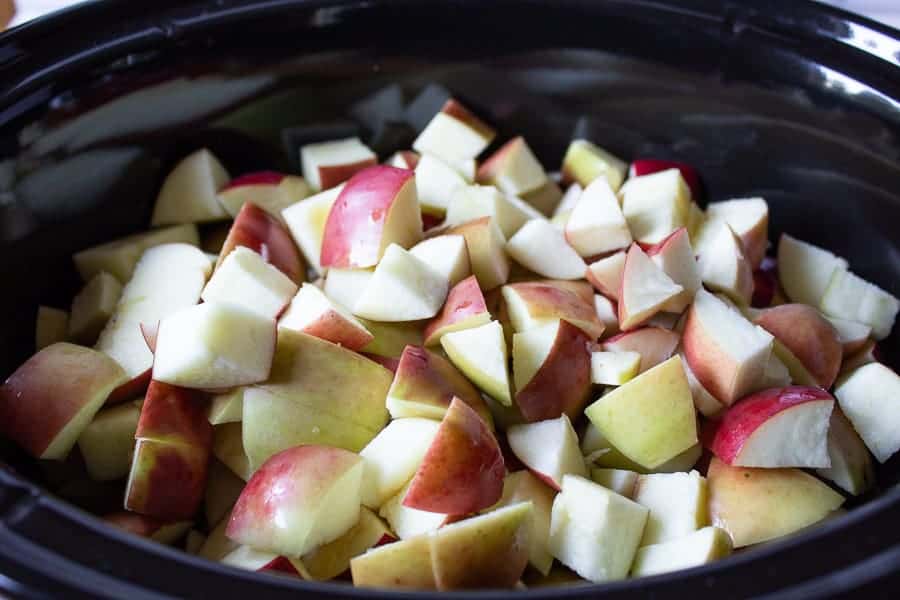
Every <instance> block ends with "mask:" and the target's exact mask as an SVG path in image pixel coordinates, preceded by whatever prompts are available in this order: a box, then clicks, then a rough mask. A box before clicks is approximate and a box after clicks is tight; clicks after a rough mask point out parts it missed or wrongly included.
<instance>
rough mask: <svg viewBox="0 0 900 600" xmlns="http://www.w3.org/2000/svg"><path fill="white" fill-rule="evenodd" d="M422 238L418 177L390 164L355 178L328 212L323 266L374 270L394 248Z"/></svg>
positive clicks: (405, 245)
mask: <svg viewBox="0 0 900 600" xmlns="http://www.w3.org/2000/svg"><path fill="white" fill-rule="evenodd" d="M420 239H422V218H421V216H420V214H419V205H418V201H417V198H416V181H415V177H414V175H413V173H412V172H411V171H408V170H406V169H396V168H394V167H388V166H385V165H379V166H374V167H369V168H367V169H365V170H363V171H360V172H359V173H357V174H356V175H354V176H353V177H352V178H351V179H350V181H348V182H347V184H346V185H345V186H344V188H343V189H342V190H341V193H340V195H338V197H337V200H335V202H334V205H333V206H332V207H331V212H329V213H328V220H327V221H326V223H325V232H324V234H323V237H322V253H321V256H320V260H321V264H322V266H323V267H338V268H348V267H352V268H362V267H371V266H374V265H376V264H378V262H379V261H380V260H381V258H382V256H383V255H384V253H385V252H386V250H387V248H388V247H389V246H390V245H391V244H398V245H400V246H401V247H403V248H408V247H410V246H412V245H413V244H415V243H416V242H418V241H419V240H420Z"/></svg>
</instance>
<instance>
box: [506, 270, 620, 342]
mask: <svg viewBox="0 0 900 600" xmlns="http://www.w3.org/2000/svg"><path fill="white" fill-rule="evenodd" d="M501 292H502V294H503V299H504V301H505V302H506V309H507V311H508V314H509V319H510V324H511V325H512V327H513V330H514V331H516V332H517V333H522V332H525V331H530V330H532V329H535V328H538V327H543V326H545V325H547V324H550V323H552V322H554V321H556V320H559V319H564V320H565V321H567V322H569V323H571V324H572V325H574V326H575V327H578V328H579V329H581V330H582V331H584V332H585V334H586V335H587V336H588V337H589V338H590V339H591V340H596V339H597V338H599V337H600V336H601V335H603V331H604V329H605V326H604V325H603V323H602V322H601V321H600V318H599V317H598V315H597V312H596V310H595V309H594V306H593V294H590V296H589V298H585V297H583V296H582V295H581V294H579V293H578V292H576V291H574V289H570V288H567V287H566V286H565V285H559V282H554V281H527V282H521V283H510V284H507V285H505V286H503V288H502V290H501Z"/></svg>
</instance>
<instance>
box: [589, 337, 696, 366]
mask: <svg viewBox="0 0 900 600" xmlns="http://www.w3.org/2000/svg"><path fill="white" fill-rule="evenodd" d="M679 340H680V337H679V335H678V334H677V333H675V332H674V331H670V330H668V329H663V328H662V327H641V328H639V329H634V330H632V331H627V332H625V333H620V334H619V335H616V336H613V337H611V338H609V339H608V340H605V341H604V342H603V344H602V348H603V350H607V351H610V352H637V353H638V354H640V355H641V366H640V367H639V369H638V373H643V372H644V371H646V370H647V369H652V368H653V367H655V366H656V365H658V364H660V363H662V362H664V361H666V360H668V359H669V357H671V356H672V355H673V354H674V353H675V349H676V348H677V347H678V342H679Z"/></svg>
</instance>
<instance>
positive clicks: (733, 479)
mask: <svg viewBox="0 0 900 600" xmlns="http://www.w3.org/2000/svg"><path fill="white" fill-rule="evenodd" d="M707 478H708V482H709V513H710V518H711V519H712V524H713V525H715V526H716V527H721V528H722V529H724V530H725V531H727V532H728V534H729V535H730V536H731V539H732V541H733V542H734V547H735V548H742V547H744V546H749V545H751V544H757V543H759V542H765V541H768V540H771V539H775V538H779V537H782V536H785V535H788V534H790V533H793V532H795V531H797V530H799V529H803V528H804V527H807V526H809V525H812V524H813V523H816V522H818V521H821V520H822V519H824V518H825V517H827V516H828V515H829V513H831V512H832V511H833V510H836V509H838V508H839V507H840V506H841V504H843V503H844V497H843V496H841V495H840V494H838V493H837V492H835V491H834V490H832V489H831V488H830V487H828V486H827V485H825V484H824V483H822V482H821V481H819V480H818V479H816V478H815V477H813V476H812V475H808V474H806V473H804V472H803V471H801V470H800V469H752V468H747V467H731V466H728V465H726V464H725V463H724V462H722V461H721V460H719V459H718V458H713V459H712V461H711V462H710V464H709V471H708V474H707Z"/></svg>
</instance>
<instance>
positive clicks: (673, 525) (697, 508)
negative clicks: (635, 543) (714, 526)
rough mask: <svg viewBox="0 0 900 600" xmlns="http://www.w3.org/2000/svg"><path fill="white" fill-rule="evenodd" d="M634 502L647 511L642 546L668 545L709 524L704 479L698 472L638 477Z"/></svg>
mask: <svg viewBox="0 0 900 600" xmlns="http://www.w3.org/2000/svg"><path fill="white" fill-rule="evenodd" d="M634 501H635V502H637V503H638V504H640V505H642V506H646V507H647V508H648V509H650V514H649V515H648V517H647V526H646V527H645V528H644V536H643V537H642V538H641V546H649V545H650V544H659V543H662V542H670V541H672V540H676V539H679V538H682V537H685V536H687V535H689V534H691V533H692V532H694V531H697V530H698V529H700V528H701V527H704V526H706V525H708V524H709V513H708V511H707V507H706V504H707V486H706V479H704V478H703V477H701V476H700V474H699V473H697V471H691V472H690V473H656V474H651V475H641V476H639V477H638V480H637V483H636V484H635V487H634Z"/></svg>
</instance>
